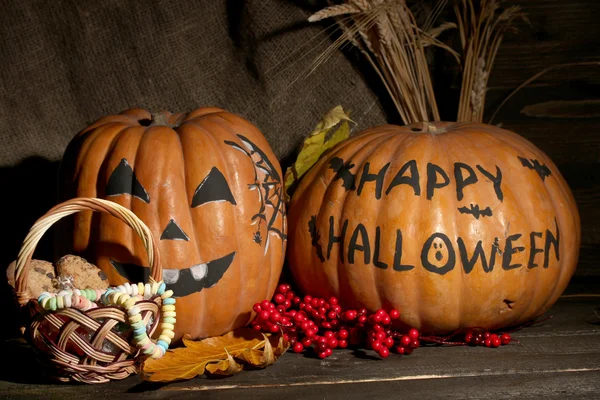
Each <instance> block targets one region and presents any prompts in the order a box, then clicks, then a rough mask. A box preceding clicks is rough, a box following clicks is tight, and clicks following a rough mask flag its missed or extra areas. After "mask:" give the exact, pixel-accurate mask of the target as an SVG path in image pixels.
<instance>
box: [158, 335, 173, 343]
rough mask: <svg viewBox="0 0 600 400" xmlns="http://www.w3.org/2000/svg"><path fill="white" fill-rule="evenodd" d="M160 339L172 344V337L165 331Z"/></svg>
mask: <svg viewBox="0 0 600 400" xmlns="http://www.w3.org/2000/svg"><path fill="white" fill-rule="evenodd" d="M158 340H162V341H163V342H165V343H167V344H170V343H171V340H172V339H171V338H170V337H169V336H167V335H165V334H164V333H163V334H161V335H160V336H159V337H158Z"/></svg>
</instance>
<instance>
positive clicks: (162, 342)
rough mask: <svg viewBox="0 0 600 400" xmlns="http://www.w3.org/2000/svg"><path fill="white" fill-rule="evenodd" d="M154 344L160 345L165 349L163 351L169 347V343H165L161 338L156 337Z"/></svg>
mask: <svg viewBox="0 0 600 400" xmlns="http://www.w3.org/2000/svg"><path fill="white" fill-rule="evenodd" d="M156 345H157V346H160V347H162V348H163V349H164V350H165V353H166V352H167V349H168V348H169V343H167V342H165V341H164V340H161V339H158V340H157V341H156Z"/></svg>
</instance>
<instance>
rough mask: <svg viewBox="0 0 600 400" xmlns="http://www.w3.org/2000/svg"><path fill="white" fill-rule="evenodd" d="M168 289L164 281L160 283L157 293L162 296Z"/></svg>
mask: <svg viewBox="0 0 600 400" xmlns="http://www.w3.org/2000/svg"><path fill="white" fill-rule="evenodd" d="M166 289H167V285H166V284H165V283H164V282H163V281H160V285H158V290H157V291H156V294H158V295H162V294H163V293H164V292H165V290H166Z"/></svg>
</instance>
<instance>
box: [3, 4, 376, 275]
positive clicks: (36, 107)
mask: <svg viewBox="0 0 600 400" xmlns="http://www.w3.org/2000/svg"><path fill="white" fill-rule="evenodd" d="M320 7H321V5H320V4H319V5H315V4H314V3H310V2H306V1H297V2H296V1H291V0H289V1H286V0H250V1H231V0H230V1H226V0H120V1H119V0H102V1H100V0H94V1H92V0H71V1H69V0H51V1H48V0H25V1H14V0H5V1H2V7H1V12H0V32H1V39H2V40H1V44H0V46H1V50H2V51H1V53H0V54H2V57H1V58H0V82H1V85H0V156H1V157H0V183H1V184H2V186H1V188H2V197H1V199H2V200H0V201H1V204H0V205H1V208H0V209H1V210H2V213H3V216H2V221H3V224H2V229H1V230H0V232H2V233H1V235H2V237H1V240H2V242H1V243H2V252H1V262H2V266H3V267H5V266H6V265H7V263H9V262H10V261H11V260H13V259H14V258H15V257H16V253H17V251H18V248H19V246H20V244H21V241H22V240H23V238H24V236H25V234H26V231H27V229H28V228H29V227H30V226H31V224H33V222H34V221H35V219H37V218H38V217H39V216H40V215H41V214H42V213H43V212H45V211H46V210H47V209H48V208H49V207H51V206H52V205H53V204H54V202H55V197H54V196H55V173H56V167H57V165H58V160H59V159H60V157H61V155H62V152H63V151H64V149H65V147H66V145H67V143H68V142H69V140H70V139H71V137H72V136H73V135H75V134H76V133H77V132H78V131H79V130H80V129H82V128H84V127H85V126H86V125H87V124H89V123H91V122H93V121H94V120H96V119H98V118H100V117H101V116H103V115H106V114H111V113H118V112H120V111H122V110H124V109H126V108H130V107H145V108H149V109H150V110H152V111H159V110H169V111H173V112H175V111H185V110H191V109H193V108H195V107H199V106H218V107H223V108H226V109H228V110H230V111H233V112H236V113H239V114H240V115H242V116H244V117H246V118H247V119H249V120H250V121H252V122H253V123H254V124H256V125H257V126H258V127H259V128H260V129H261V130H262V132H263V133H264V134H265V135H266V137H267V138H268V140H269V142H270V143H271V146H272V147H273V149H274V151H275V152H276V154H277V156H278V157H279V158H280V160H281V161H282V162H284V163H285V162H286V158H287V160H288V162H289V159H291V158H293V156H294V155H295V154H294V152H295V151H296V149H297V148H298V146H299V145H300V143H301V140H302V138H303V137H304V136H305V135H306V134H307V133H308V132H310V130H311V129H312V128H313V126H314V125H315V124H316V123H317V122H318V120H319V118H320V117H321V116H322V115H323V113H325V112H326V111H327V110H329V109H330V108H331V107H333V106H335V105H337V104H342V105H343V106H344V108H346V109H348V110H350V111H351V112H352V116H353V118H354V120H355V121H356V122H358V127H357V128H356V127H355V128H354V129H361V128H366V127H368V126H370V125H373V124H378V123H383V122H385V121H386V118H385V116H384V112H383V110H382V106H381V105H380V102H379V100H378V97H377V96H376V95H375V94H374V93H373V92H372V91H371V90H369V88H368V87H367V85H366V83H365V82H366V81H368V79H367V78H365V77H364V76H363V74H362V73H361V71H359V70H357V69H356V68H355V67H354V66H353V65H355V64H354V63H353V62H351V61H350V60H349V59H348V58H347V56H345V55H344V54H342V53H339V52H338V53H336V54H334V55H333V57H332V58H331V59H330V60H329V61H328V62H327V63H326V64H324V65H323V66H322V67H320V68H319V69H318V70H317V71H316V72H315V73H314V74H312V75H310V76H308V77H306V76H305V75H306V73H307V71H308V68H309V67H310V64H311V62H312V61H313V60H314V58H315V57H316V56H317V55H318V54H319V52H320V51H322V50H324V49H325V46H326V45H327V44H329V43H330V40H328V38H327V36H326V35H325V34H324V33H322V31H323V28H324V24H321V25H315V24H309V23H307V22H306V18H307V17H308V15H310V14H311V13H312V12H313V11H315V10H317V9H319V8H320ZM294 81H295V82H294ZM49 243H50V241H49V240H46V239H45V238H44V239H43V240H42V242H41V243H40V245H39V246H38V249H39V250H40V252H39V253H38V255H39V257H36V258H42V257H43V256H44V254H45V253H44V252H43V251H44V249H47V248H48V246H49Z"/></svg>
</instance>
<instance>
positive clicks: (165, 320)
mask: <svg viewBox="0 0 600 400" xmlns="http://www.w3.org/2000/svg"><path fill="white" fill-rule="evenodd" d="M163 317H164V315H163ZM175 321H176V320H175V318H173V317H166V318H163V322H164V323H167V324H174V323H175Z"/></svg>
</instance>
